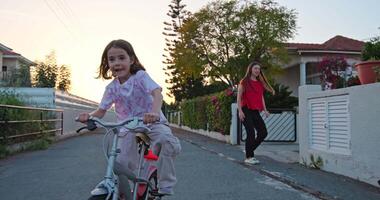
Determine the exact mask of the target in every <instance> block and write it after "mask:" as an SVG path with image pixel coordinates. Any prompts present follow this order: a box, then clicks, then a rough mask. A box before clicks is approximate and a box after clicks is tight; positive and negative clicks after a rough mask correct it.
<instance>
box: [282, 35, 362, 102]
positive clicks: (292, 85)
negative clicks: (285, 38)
mask: <svg viewBox="0 0 380 200" xmlns="http://www.w3.org/2000/svg"><path fill="white" fill-rule="evenodd" d="M363 47H364V42H363V41H359V40H354V39H351V38H347V37H343V36H340V35H337V36H335V37H333V38H331V39H329V40H327V41H326V42H324V43H322V44H310V43H286V48H287V51H288V54H289V57H290V62H289V63H287V64H285V65H284V66H283V69H284V73H283V74H281V75H279V76H277V77H276V80H277V82H278V83H280V84H283V85H286V86H289V89H290V90H291V91H293V93H292V95H293V96H298V87H299V86H302V85H305V84H314V85H315V84H320V83H321V82H320V79H319V75H320V73H319V72H318V70H317V66H318V63H319V62H320V61H321V60H322V59H323V58H324V57H326V56H340V57H344V58H345V59H346V61H347V63H348V64H349V65H350V66H353V65H354V64H355V63H357V62H359V61H360V59H361V52H362V49H363ZM351 69H352V70H354V69H353V68H351Z"/></svg>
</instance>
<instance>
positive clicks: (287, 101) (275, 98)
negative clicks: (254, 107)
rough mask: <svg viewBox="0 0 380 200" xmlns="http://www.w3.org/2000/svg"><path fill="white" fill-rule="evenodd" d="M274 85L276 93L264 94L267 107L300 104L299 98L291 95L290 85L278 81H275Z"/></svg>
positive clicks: (292, 106) (285, 106) (289, 106)
mask: <svg viewBox="0 0 380 200" xmlns="http://www.w3.org/2000/svg"><path fill="white" fill-rule="evenodd" d="M272 86H273V89H274V90H275V92H276V94H275V95H271V94H269V93H267V92H266V93H265V94H264V98H265V103H266V106H267V108H294V107H296V106H298V98H297V97H294V96H290V95H291V93H292V92H291V91H288V89H289V87H288V86H285V85H281V84H278V83H274V84H273V85H272Z"/></svg>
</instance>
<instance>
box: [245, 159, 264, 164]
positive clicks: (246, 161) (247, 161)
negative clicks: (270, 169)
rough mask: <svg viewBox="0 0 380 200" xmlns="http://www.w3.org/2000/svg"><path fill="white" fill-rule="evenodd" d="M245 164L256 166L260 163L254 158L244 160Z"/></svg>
mask: <svg viewBox="0 0 380 200" xmlns="http://www.w3.org/2000/svg"><path fill="white" fill-rule="evenodd" d="M244 162H245V163H247V164H251V165H257V164H259V163H260V161H259V160H257V159H256V158H255V157H252V158H247V159H245V160H244Z"/></svg>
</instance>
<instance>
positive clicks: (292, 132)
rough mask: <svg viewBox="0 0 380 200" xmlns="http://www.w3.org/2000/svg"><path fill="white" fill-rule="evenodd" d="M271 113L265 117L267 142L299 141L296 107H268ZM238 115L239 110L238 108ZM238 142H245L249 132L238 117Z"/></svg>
mask: <svg viewBox="0 0 380 200" xmlns="http://www.w3.org/2000/svg"><path fill="white" fill-rule="evenodd" d="M268 111H269V112H270V113H271V114H270V116H269V117H268V118H266V117H263V114H262V113H261V116H262V117H263V119H264V122H265V125H266V127H267V131H268V135H267V137H266V138H265V140H264V141H265V142H295V141H297V113H296V110H295V109H268ZM237 116H239V111H238V110H237ZM237 129H238V130H237V143H238V144H239V145H240V142H245V139H246V137H247V133H246V131H245V128H244V126H243V123H242V122H241V121H240V119H239V117H237Z"/></svg>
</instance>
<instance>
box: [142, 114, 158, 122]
mask: <svg viewBox="0 0 380 200" xmlns="http://www.w3.org/2000/svg"><path fill="white" fill-rule="evenodd" d="M159 120H160V114H158V113H153V112H151V113H145V114H144V118H143V121H144V124H150V123H154V122H157V121H159Z"/></svg>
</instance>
